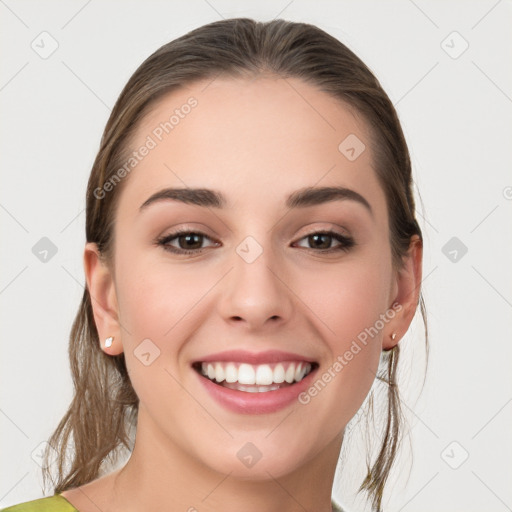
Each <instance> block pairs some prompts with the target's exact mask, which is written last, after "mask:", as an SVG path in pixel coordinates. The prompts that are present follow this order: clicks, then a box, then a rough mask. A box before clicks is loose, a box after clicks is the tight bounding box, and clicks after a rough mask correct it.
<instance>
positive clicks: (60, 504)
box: [0, 494, 78, 512]
mask: <svg viewBox="0 0 512 512" xmlns="http://www.w3.org/2000/svg"><path fill="white" fill-rule="evenodd" d="M0 512H78V511H77V509H76V508H75V507H73V505H71V503H69V501H67V500H66V499H65V498H64V497H63V496H61V495H60V494H55V495H54V496H48V497H47V498H40V499H38V500H32V501H26V502H24V503H19V504H18V505H12V506H11V507H7V508H2V509H0Z"/></svg>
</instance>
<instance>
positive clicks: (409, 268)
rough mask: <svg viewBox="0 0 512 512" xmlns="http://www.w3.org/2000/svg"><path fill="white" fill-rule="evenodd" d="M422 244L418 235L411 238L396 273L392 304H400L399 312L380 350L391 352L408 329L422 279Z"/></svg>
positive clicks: (414, 311) (385, 334)
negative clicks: (401, 263)
mask: <svg viewBox="0 0 512 512" xmlns="http://www.w3.org/2000/svg"><path fill="white" fill-rule="evenodd" d="M422 259H423V243H422V241H421V238H420V237H419V236H418V235H414V236H413V237H412V238H411V242H410V245H409V250H408V251H407V254H406V255H405V256H404V259H403V267H402V268H401V269H400V270H399V271H398V272H397V277H396V283H395V285H394V290H393V295H394V298H393V299H392V301H391V302H392V304H395V303H397V304H400V311H399V312H397V313H396V316H395V318H394V319H393V320H392V322H390V324H389V326H388V327H389V328H388V330H387V332H385V333H384V338H383V340H382V349H383V350H391V349H392V348H393V347H394V346H395V345H397V344H398V342H399V341H400V339H401V338H402V337H403V335H404V334H405V333H406V331H407V330H408V329H409V326H410V324H411V322H412V319H413V318H414V314H415V313H416V309H417V307H418V303H419V297H420V291H421V279H422Z"/></svg>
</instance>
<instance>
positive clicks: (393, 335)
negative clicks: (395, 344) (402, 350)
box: [391, 332, 396, 341]
mask: <svg viewBox="0 0 512 512" xmlns="http://www.w3.org/2000/svg"><path fill="white" fill-rule="evenodd" d="M391 339H392V340H393V341H395V340H396V332H394V333H393V334H392V335H391Z"/></svg>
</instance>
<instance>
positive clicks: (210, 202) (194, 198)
mask: <svg viewBox="0 0 512 512" xmlns="http://www.w3.org/2000/svg"><path fill="white" fill-rule="evenodd" d="M164 200H166V201H179V202H181V203H185V204H193V205H196V206H202V207H204V208H225V207H226V206H227V205H228V201H227V200H226V197H225V196H224V195H223V194H222V193H221V192H219V191H217V190H211V189H207V188H164V189H162V190H159V191H158V192H155V193H154V194H153V195H152V196H150V197H149V198H148V199H146V201H144V203H142V205H141V206H140V208H139V211H143V210H145V209H146V208H147V207H148V206H149V205H151V204H153V203H156V202H159V201H164ZM346 200H350V201H355V202H357V203H359V204H362V205H363V206H364V207H365V208H366V209H367V210H368V212H369V213H370V214H371V215H372V216H373V210H372V207H371V206H370V203H369V202H368V201H367V200H366V199H365V198H364V197H363V196H362V195H361V194H359V193H358V192H356V191H355V190H352V189H349V188H345V187H306V188H302V189H299V190H296V191H295V192H293V193H292V194H290V195H289V196H288V197H287V198H286V202H285V205H286V207H287V208H290V209H294V208H305V207H308V206H316V205H319V204H324V203H328V202H331V201H346Z"/></svg>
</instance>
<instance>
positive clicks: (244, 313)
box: [222, 235, 291, 327]
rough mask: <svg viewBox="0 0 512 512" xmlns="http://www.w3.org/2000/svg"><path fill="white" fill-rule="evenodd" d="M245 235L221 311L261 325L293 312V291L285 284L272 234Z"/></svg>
mask: <svg viewBox="0 0 512 512" xmlns="http://www.w3.org/2000/svg"><path fill="white" fill-rule="evenodd" d="M258 237H259V238H260V240H261V239H262V238H264V240H262V243H260V241H258V240H257V239H256V237H255V236H251V235H249V236H246V237H245V238H244V239H243V240H242V241H241V242H240V243H239V244H238V245H237V246H236V248H235V254H233V258H232V261H233V267H234V268H233V270H232V272H230V276H229V278H228V283H229V284H228V289H226V290H225V293H224V294H223V299H222V314H223V316H224V317H225V318H226V319H228V318H234V317H236V318H237V319H242V320H245V321H246V322H247V323H249V324H251V325H252V326H254V327H255V326H258V325H259V326H261V325H263V324H264V323H265V322H266V321H267V320H268V319H270V318H277V317H278V318H281V319H285V318H287V317H288V315H289V314H290V309H291V303H290V295H289V294H290V292H289V290H288V288H287V287H286V286H285V285H284V283H283V282H282V281H283V278H282V277H280V276H279V273H280V272H281V270H280V269H281V268H282V266H281V264H280V261H279V260H280V258H278V257H277V256H276V254H275V251H274V250H273V249H272V247H271V241H270V237H269V236H262V235H259V236H258Z"/></svg>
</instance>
